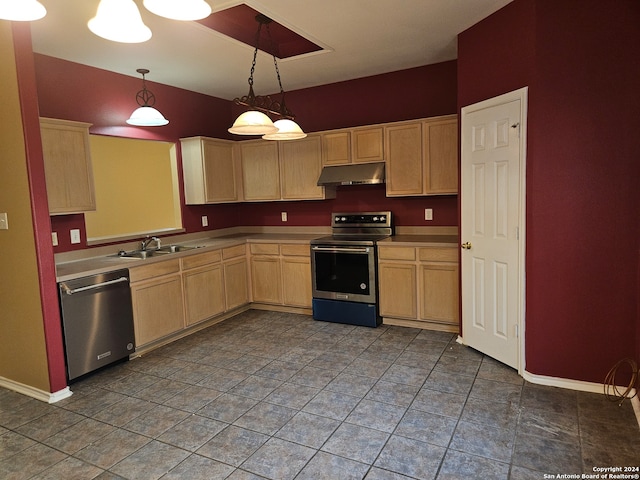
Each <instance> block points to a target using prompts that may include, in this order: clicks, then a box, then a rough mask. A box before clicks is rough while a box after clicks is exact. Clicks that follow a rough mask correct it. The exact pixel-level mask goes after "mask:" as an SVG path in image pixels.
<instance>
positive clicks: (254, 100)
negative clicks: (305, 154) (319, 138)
mask: <svg viewBox="0 0 640 480" xmlns="http://www.w3.org/2000/svg"><path fill="white" fill-rule="evenodd" d="M256 21H257V22H258V32H257V33H256V46H255V49H254V51H253V62H252V63H251V71H250V73H249V93H248V94H247V95H246V96H244V97H240V98H236V99H234V100H233V101H234V103H235V104H236V105H244V106H247V107H249V111H247V112H244V113H243V114H241V115H240V116H239V117H238V118H237V119H236V121H235V122H234V123H233V125H232V126H231V128H230V129H229V132H230V133H235V134H237V135H262V138H264V139H265V140H295V139H298V138H304V137H306V136H307V134H306V133H304V132H303V131H302V129H301V128H300V126H299V125H298V124H297V123H296V122H294V121H293V119H294V115H293V113H291V111H290V110H289V109H288V108H287V106H286V105H285V102H284V89H283V88H282V80H281V79H280V71H279V69H278V62H277V60H276V56H275V54H272V55H273V64H274V66H275V69H276V76H277V77H278V85H279V86H280V102H277V101H275V100H272V99H271V97H270V96H268V95H265V96H262V95H256V94H255V93H254V91H253V72H254V71H255V68H256V58H257V55H258V47H259V46H260V32H261V31H262V26H263V25H264V26H266V29H267V35H268V37H269V42H270V43H271V47H272V49H271V51H273V39H272V38H271V31H270V30H269V24H270V23H271V22H272V20H271V19H270V18H269V17H267V16H265V15H262V14H258V15H256ZM266 114H271V115H277V116H280V117H282V119H281V120H278V121H276V122H275V124H274V123H273V122H272V121H271V119H270V118H269V117H268V116H267V115H266Z"/></svg>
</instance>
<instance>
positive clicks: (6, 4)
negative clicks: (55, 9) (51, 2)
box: [0, 0, 47, 22]
mask: <svg viewBox="0 0 640 480" xmlns="http://www.w3.org/2000/svg"><path fill="white" fill-rule="evenodd" d="M46 14H47V9H46V8H44V6H43V5H42V4H41V3H40V2H38V1H37V0H0V19H2V20H13V21H17V22H30V21H32V20H39V19H41V18H42V17H44V16H45V15H46Z"/></svg>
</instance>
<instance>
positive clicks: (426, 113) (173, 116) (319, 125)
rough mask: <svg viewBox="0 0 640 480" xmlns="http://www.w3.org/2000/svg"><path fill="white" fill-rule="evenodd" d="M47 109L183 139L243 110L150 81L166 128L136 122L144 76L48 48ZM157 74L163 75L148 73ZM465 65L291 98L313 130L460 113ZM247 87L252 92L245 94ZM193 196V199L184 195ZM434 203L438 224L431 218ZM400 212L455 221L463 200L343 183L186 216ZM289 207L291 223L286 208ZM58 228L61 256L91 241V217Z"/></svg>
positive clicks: (326, 216)
mask: <svg viewBox="0 0 640 480" xmlns="http://www.w3.org/2000/svg"><path fill="white" fill-rule="evenodd" d="M35 59H36V75H37V85H38V101H39V104H40V114H41V115H42V116H46V117H54V118H64V119H68V120H78V121H85V122H89V123H92V124H93V126H92V127H91V133H94V134H102V135H113V136H123V137H131V138H148V139H157V140H164V141H174V142H175V141H177V140H178V139H179V138H181V137H189V136H195V135H204V136H210V137H216V138H234V139H235V140H242V139H241V138H239V137H237V136H231V135H230V134H228V132H227V128H228V127H229V126H230V125H231V123H233V120H234V118H235V116H236V115H238V114H239V113H240V112H241V111H242V110H241V108H240V107H238V106H236V105H233V103H232V102H230V101H226V100H222V99H218V98H213V97H208V96H205V95H201V94H196V93H193V92H188V91H185V90H181V89H178V88H173V87H169V86H166V85H161V84H156V83H153V82H151V81H148V82H147V84H148V87H149V89H150V90H151V91H152V92H153V93H154V94H155V96H156V99H157V103H156V107H157V108H158V109H159V110H160V111H161V112H162V113H163V114H164V115H165V116H166V117H167V118H168V119H169V121H170V123H169V125H167V126H164V127H149V128H139V127H130V126H126V123H125V120H126V119H127V118H128V117H129V115H130V114H131V112H132V111H133V109H134V108H135V107H136V106H137V105H136V104H135V93H136V92H137V91H138V90H140V88H141V87H142V80H141V78H136V77H135V76H134V77H129V76H125V75H119V74H116V73H112V72H108V71H105V70H101V69H97V68H93V67H87V66H84V65H80V64H77V63H72V62H68V61H64V60H60V59H56V58H52V57H47V56H44V55H36V56H35ZM148 79H153V72H151V73H150V74H149V75H148ZM456 81H457V77H456V62H455V61H451V62H444V63H439V64H435V65H429V66H425V67H419V68H413V69H409V70H403V71H400V72H393V73H388V74H384V75H377V76H373V77H367V78H362V79H357V80H351V81H347V82H340V83H335V84H331V85H324V86H320V87H314V88H309V89H305V90H297V91H292V92H287V94H286V98H287V105H288V106H289V107H290V108H291V109H292V110H293V111H294V112H295V113H296V115H297V120H298V121H299V122H300V124H301V125H302V127H303V128H304V129H305V130H306V131H309V132H312V131H319V130H330V129H334V128H342V127H350V126H359V125H370V124H375V123H384V122H393V121H400V120H408V119H413V118H421V117H430V116H436V115H446V114H451V113H455V112H456ZM240 93H242V92H240ZM183 203H184V202H183ZM425 208H432V209H433V213H434V219H433V221H430V222H426V221H425V220H424V209H425ZM381 209H384V210H391V211H392V212H393V213H394V216H395V219H396V224H397V225H418V226H443V225H444V226H455V225H457V224H458V220H457V197H456V196H443V197H422V198H386V196H385V193H384V186H365V187H339V189H338V192H337V197H336V198H335V199H333V200H325V201H309V202H306V201H305V202H264V203H250V204H232V205H210V206H185V205H183V208H182V210H183V211H182V216H183V223H184V226H185V228H186V230H187V231H188V232H197V231H202V230H204V228H203V227H202V226H201V217H202V215H207V217H208V219H209V227H207V228H206V230H213V229H219V228H225V227H232V226H236V225H260V226H272V225H287V226H299V225H304V226H314V225H329V222H330V214H331V212H333V211H341V210H342V211H344V210H347V211H348V210H381ZM283 211H286V212H287V213H288V218H289V221H288V222H287V223H286V224H284V223H283V222H282V221H281V215H280V213H281V212H283ZM51 222H52V228H53V231H56V232H58V242H59V245H58V246H57V247H55V251H56V253H58V252H64V251H69V250H74V249H81V248H86V247H85V245H84V239H85V235H86V234H85V226H84V216H83V215H81V214H80V215H63V216H54V217H52V218H51ZM70 229H79V230H80V232H81V238H82V240H83V241H82V243H80V244H77V245H71V243H70V238H69V234H68V232H69V230H70Z"/></svg>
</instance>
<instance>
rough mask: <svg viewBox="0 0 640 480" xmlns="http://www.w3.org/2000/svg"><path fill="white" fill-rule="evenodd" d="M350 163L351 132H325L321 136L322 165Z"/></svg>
mask: <svg viewBox="0 0 640 480" xmlns="http://www.w3.org/2000/svg"><path fill="white" fill-rule="evenodd" d="M347 163H351V132H348V131H347V132H340V131H338V132H327V133H323V134H322V164H323V165H344V164H347Z"/></svg>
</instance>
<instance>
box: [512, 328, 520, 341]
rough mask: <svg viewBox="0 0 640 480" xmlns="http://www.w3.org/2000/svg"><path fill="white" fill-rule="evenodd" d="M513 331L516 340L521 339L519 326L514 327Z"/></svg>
mask: <svg viewBox="0 0 640 480" xmlns="http://www.w3.org/2000/svg"><path fill="white" fill-rule="evenodd" d="M513 330H514V332H515V334H516V338H520V335H519V333H520V332H518V325H514V328H513Z"/></svg>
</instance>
